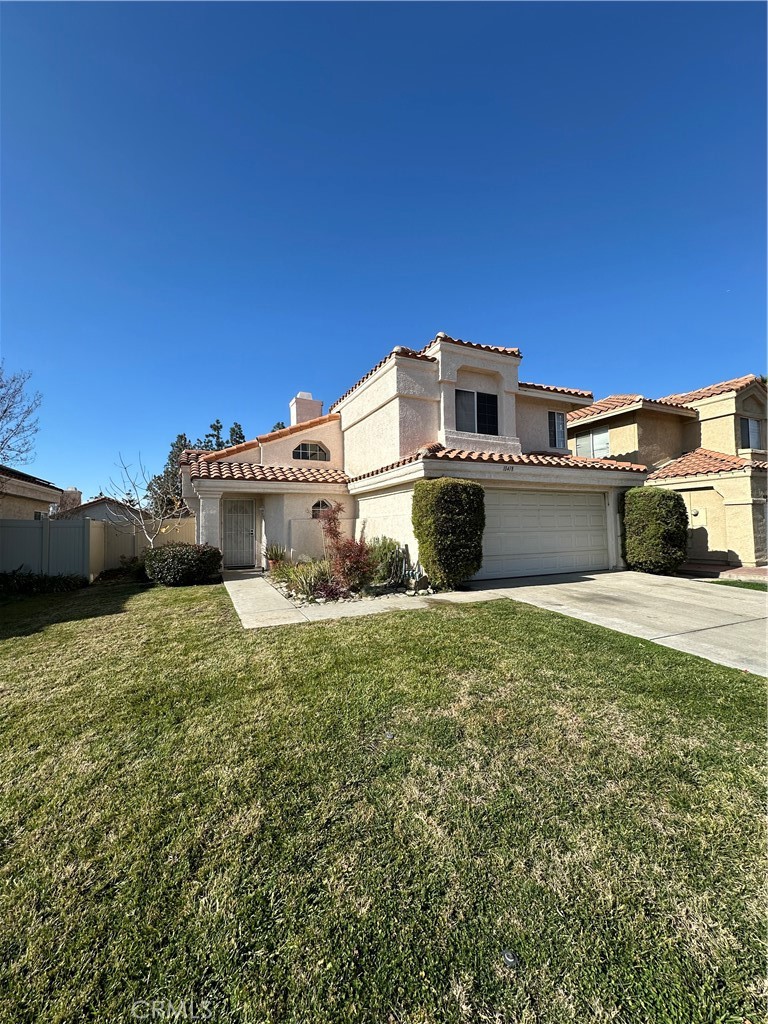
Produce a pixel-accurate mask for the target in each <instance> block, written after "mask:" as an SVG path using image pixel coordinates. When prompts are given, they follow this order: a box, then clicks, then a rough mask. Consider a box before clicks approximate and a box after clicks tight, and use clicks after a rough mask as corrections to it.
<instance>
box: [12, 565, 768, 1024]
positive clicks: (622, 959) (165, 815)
mask: <svg viewBox="0 0 768 1024" xmlns="http://www.w3.org/2000/svg"><path fill="white" fill-rule="evenodd" d="M0 623H1V624H2V625H0V637H2V638H3V639H2V643H1V644H0V683H1V684H2V689H3V692H2V705H1V706H2V735H3V738H4V742H3V750H2V764H1V767H0V781H1V783H2V787H3V794H4V798H5V799H4V801H3V805H2V806H3V810H2V828H3V858H2V865H3V866H2V885H1V886H0V894H1V895H0V900H2V917H1V918H0V920H2V948H1V949H0V953H1V954H2V955H1V956H0V962H2V964H3V968H2V970H3V981H2V996H0V999H2V1001H3V1002H2V1005H3V1006H4V1007H5V1012H4V1015H3V1019H7V1020H13V1021H15V1022H35V1024H42V1022H53V1021H56V1022H61V1024H64V1022H73V1024H74V1022H77V1024H80V1022H87V1021H92V1022H99V1024H115V1022H120V1021H126V1022H127V1021H131V1020H136V1019H145V1020H150V1019H152V1020H158V1019H165V1020H168V1019H176V1020H184V1019H191V1014H190V1007H192V1012H196V1013H197V1014H198V1019H200V1015H201V1014H203V1013H205V1014H207V1015H208V1016H207V1017H205V1018H203V1019H209V1020H212V1021H214V1022H221V1021H226V1022H233V1024H234V1022H237V1024H241V1022H243V1024H251V1022H253V1024H256V1022H259V1024H261V1022H265V1024H266V1022H268V1024H278V1022H280V1024H283V1022H296V1024H299V1022H301V1024H346V1022H356V1021H360V1022H364V1024H389V1022H391V1024H437V1022H440V1024H442V1022H456V1024H459V1022H462V1024H466V1022H483V1024H486V1022H488V1024H490V1022H495V1024H533V1022H536V1024H539V1022H541V1024H555V1022H557V1024H560V1022H580V1024H581V1022H591V1021H601V1022H608V1021H615V1022H620V1024H651V1022H665V1024H666V1022H680V1024H683V1022H685V1024H696V1022H700V1024H704V1022H708V1024H710V1022H711V1024H715V1022H728V1024H731V1022H734V1024H735V1022H737V1021H738V1022H741V1024H746V1022H747V1021H750V1022H753V1024H756V1022H757V1021H758V1020H761V1019H763V1013H764V1006H763V1004H762V1003H761V1001H760V999H759V989H760V984H761V982H760V979H761V978H762V976H763V973H764V961H763V951H762V949H761V939H762V936H763V931H764V927H763V920H762V917H763V907H764V897H763V894H762V893H761V888H762V886H763V878H764V869H765V857H764V854H765V849H764V846H763V834H762V832H761V808H762V803H763V798H764V793H763V786H762V777H763V769H764V729H763V726H764V703H763V700H764V692H763V684H764V681H763V680H761V679H759V678H757V677H755V676H752V675H749V674H747V673H745V672H740V671H737V670H734V669H728V668H722V667H720V666H716V665H713V664H710V663H709V662H706V661H703V660H701V659H698V658H695V657H691V656H688V655H685V654H681V653H678V652H676V651H673V650H670V649H667V648H665V647H659V646H656V645H654V644H651V643H648V642H645V641H643V640H638V639H635V638H632V637H625V636H622V635H619V634H617V633H613V632H611V631H609V630H606V629H602V628H601V627H598V626H593V625H590V624H588V623H585V622H580V621H577V620H575V619H569V618H564V617H561V616H558V615H555V614H553V613H551V612H547V611H543V610H541V609H538V608H535V607H532V606H528V605H522V604H515V603H513V602H509V601H495V602H488V603H485V604H478V605H469V604H468V605H455V606H450V607H441V608H439V609H436V610H434V611H426V612H416V611H413V612H403V613H399V614H398V613H394V614H385V615H376V616H372V617H370V618H363V619H346V620H343V621H340V622H335V623H334V622H331V623H318V624H312V625H310V624H307V625H305V626H287V627H282V628H275V629H270V630H264V631H258V632H251V633H247V632H244V631H243V630H241V629H240V627H239V624H238V622H237V620H236V617H235V615H234V612H233V610H232V607H231V605H230V603H229V600H228V598H227V596H226V593H225V592H224V590H223V589H222V588H221V587H218V586H216V587H199V588H190V589H184V590H162V589H153V590H140V589H138V588H135V587H130V586H123V585H116V584H112V585H104V586H98V587H91V588H89V589H88V590H85V591H80V592H77V593H74V594H63V595H55V596H49V597H39V598H30V599H26V600H17V601H4V602H2V603H0ZM505 950H507V951H510V952H511V953H512V954H513V955H512V956H511V957H510V958H509V960H510V963H509V964H507V963H506V962H505V960H504V958H503V956H502V954H503V951H505ZM153 1000H155V1001H156V1002H155V1005H154V1007H153V1006H152V1001H153ZM181 1001H185V1003H184V1007H181ZM180 1007H181V1008H182V1010H183V1014H184V1015H179V1016H177V1017H176V1018H173V1017H172V1016H171V1013H172V1012H177V1011H178V1010H179V1008H180ZM158 1008H159V1010H158ZM150 1014H153V1016H150Z"/></svg>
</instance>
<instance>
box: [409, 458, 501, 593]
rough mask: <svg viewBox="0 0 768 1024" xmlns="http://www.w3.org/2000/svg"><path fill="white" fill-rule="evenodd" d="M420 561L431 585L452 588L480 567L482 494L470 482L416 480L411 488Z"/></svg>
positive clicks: (476, 485)
mask: <svg viewBox="0 0 768 1024" xmlns="http://www.w3.org/2000/svg"><path fill="white" fill-rule="evenodd" d="M412 519H413V531H414V534H415V536H416V540H417V541H418V542H419V561H420V562H421V564H422V565H423V567H424V570H425V572H426V573H427V575H428V576H429V578H430V580H431V581H432V583H434V584H435V585H436V586H438V587H444V588H447V589H451V588H453V587H456V586H457V585H458V584H459V583H463V582H464V581H465V580H468V579H469V578H470V576H474V575H475V573H476V572H478V571H479V570H480V566H481V565H482V564H483V531H484V529H485V492H484V491H483V488H482V487H481V486H480V484H477V483H474V482H473V481H471V480H452V479H450V478H449V477H442V478H441V479H439V480H419V481H417V483H416V484H415V486H414V488H413V512H412Z"/></svg>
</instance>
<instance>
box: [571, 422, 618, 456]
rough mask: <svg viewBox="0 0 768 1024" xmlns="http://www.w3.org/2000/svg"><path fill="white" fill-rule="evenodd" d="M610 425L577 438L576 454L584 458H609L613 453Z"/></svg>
mask: <svg viewBox="0 0 768 1024" xmlns="http://www.w3.org/2000/svg"><path fill="white" fill-rule="evenodd" d="M608 436H609V435H608V427H602V428H601V429H600V430H593V431H592V433H591V434H582V435H581V437H577V438H576V454H577V455H578V456H579V457H580V458H582V459H607V458H608V456H609V455H610V454H611V446H610V444H609V440H608Z"/></svg>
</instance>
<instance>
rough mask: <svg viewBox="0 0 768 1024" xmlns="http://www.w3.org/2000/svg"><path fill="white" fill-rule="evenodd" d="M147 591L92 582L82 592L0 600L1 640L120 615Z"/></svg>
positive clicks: (136, 586)
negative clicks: (137, 595) (60, 625)
mask: <svg viewBox="0 0 768 1024" xmlns="http://www.w3.org/2000/svg"><path fill="white" fill-rule="evenodd" d="M147 589H148V584H146V583H144V584H142V583H135V582H125V581H123V580H121V581H115V582H109V583H93V584H91V586H89V587H83V589H82V590H70V591H67V592H66V593H63V594H35V595H34V596H31V597H26V596H20V597H2V598H0V640H8V639H10V638H11V637H13V636H31V635H32V634H33V633H39V632H40V631H41V630H43V629H45V628H46V626H51V625H54V624H56V623H58V622H78V621H82V620H84V619H98V618H101V617H102V616H103V615H120V614H121V613H122V612H124V611H125V605H126V602H127V601H128V599H129V598H131V597H133V596H134V594H140V593H142V591H144V590H147Z"/></svg>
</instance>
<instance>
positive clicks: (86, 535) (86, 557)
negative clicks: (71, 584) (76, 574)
mask: <svg viewBox="0 0 768 1024" xmlns="http://www.w3.org/2000/svg"><path fill="white" fill-rule="evenodd" d="M80 522H81V523H82V524H83V570H84V571H83V576H85V578H86V579H87V580H88V582H89V583H93V580H92V579H91V520H90V519H88V518H87V517H86V518H85V519H81V520H80Z"/></svg>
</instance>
